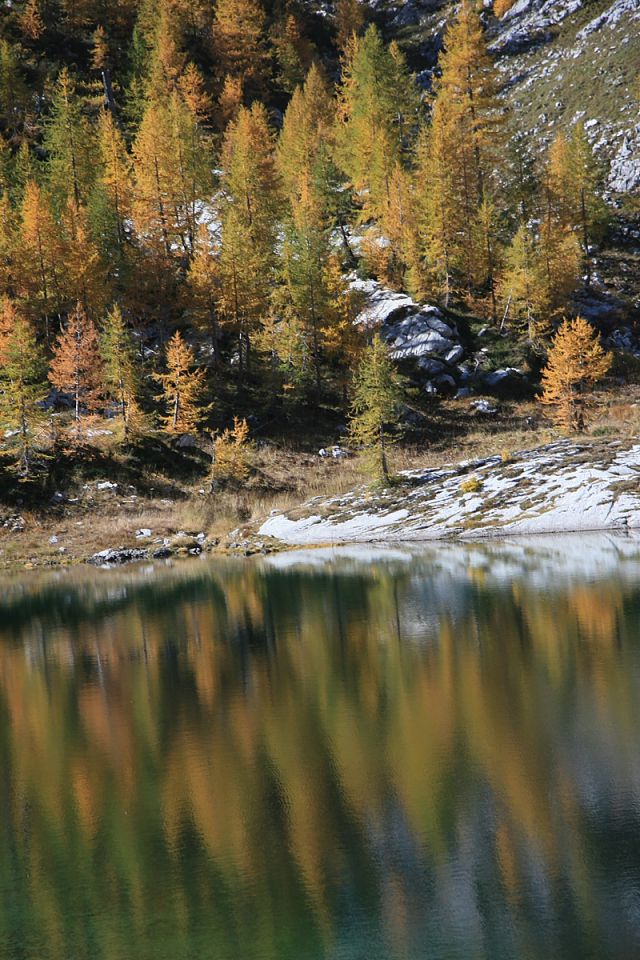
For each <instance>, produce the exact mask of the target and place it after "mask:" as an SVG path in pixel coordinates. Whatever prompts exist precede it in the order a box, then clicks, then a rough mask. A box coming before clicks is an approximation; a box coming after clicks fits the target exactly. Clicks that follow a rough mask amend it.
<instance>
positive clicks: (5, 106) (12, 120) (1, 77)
mask: <svg viewBox="0 0 640 960" xmlns="http://www.w3.org/2000/svg"><path fill="white" fill-rule="evenodd" d="M18 49H19V48H18V47H17V45H13V44H11V43H9V41H8V40H7V39H0V123H1V124H2V127H3V129H4V130H9V131H15V130H17V129H18V128H19V125H20V123H21V121H22V120H23V117H24V111H25V109H26V107H27V104H28V99H29V97H28V91H27V86H26V84H25V82H24V78H23V76H22V70H21V66H20V56H19V52H18Z"/></svg>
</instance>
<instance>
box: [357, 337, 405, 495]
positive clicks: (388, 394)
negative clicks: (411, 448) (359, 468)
mask: <svg viewBox="0 0 640 960" xmlns="http://www.w3.org/2000/svg"><path fill="white" fill-rule="evenodd" d="M400 396H401V392H400V384H399V379H398V376H397V374H396V372H395V369H394V366H393V363H392V361H391V359H390V357H389V351H388V349H387V346H386V345H385V343H384V342H383V341H382V339H381V337H380V336H379V335H376V336H375V337H374V338H373V341H372V343H371V344H370V345H369V346H368V347H367V348H366V350H365V353H364V356H363V358H362V361H361V362H360V366H359V367H358V371H357V373H356V377H355V382H354V388H353V401H352V405H351V420H350V423H349V429H350V434H351V438H352V441H353V443H355V444H356V445H357V446H360V447H363V448H364V450H365V453H366V455H367V457H368V460H369V465H370V468H371V471H372V473H373V475H374V477H375V479H376V480H377V481H379V482H387V481H388V480H389V467H388V463H387V449H388V447H389V444H390V443H391V434H390V433H389V427H390V426H391V425H392V424H393V423H394V421H395V420H396V417H397V408H398V403H399V400H400Z"/></svg>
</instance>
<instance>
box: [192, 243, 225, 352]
mask: <svg viewBox="0 0 640 960" xmlns="http://www.w3.org/2000/svg"><path fill="white" fill-rule="evenodd" d="M187 287H188V291H189V301H188V307H187V309H188V311H189V314H190V316H191V317H192V318H193V321H194V323H195V325H196V326H197V327H198V328H199V329H200V330H206V331H207V332H208V333H209V335H210V337H211V348H212V350H213V356H214V360H215V361H217V360H218V359H219V330H218V301H219V299H220V293H219V266H218V257H217V256H216V251H215V250H214V247H213V243H212V241H211V237H210V235H209V231H208V229H207V227H206V225H205V224H201V225H200V227H199V228H198V233H197V235H196V245H195V251H194V255H193V257H192V258H191V263H190V264H189V272H188V274H187Z"/></svg>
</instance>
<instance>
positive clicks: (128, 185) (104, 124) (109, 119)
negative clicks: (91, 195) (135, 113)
mask: <svg viewBox="0 0 640 960" xmlns="http://www.w3.org/2000/svg"><path fill="white" fill-rule="evenodd" d="M98 151H99V156H100V172H99V174H98V177H99V181H100V183H101V185H102V187H103V189H104V192H105V195H106V198H107V201H108V204H109V206H110V207H111V209H112V211H113V220H114V223H115V227H116V237H117V242H118V245H119V246H120V247H122V246H123V244H124V242H125V239H126V228H125V224H126V223H127V221H129V220H130V218H131V211H132V204H133V197H132V187H133V185H132V178H131V160H130V158H129V155H128V153H127V148H126V145H125V142H124V137H123V136H122V133H121V132H120V130H119V129H118V126H117V124H116V122H115V120H114V117H113V114H112V113H111V111H110V110H103V111H102V113H101V114H100V116H99V117H98Z"/></svg>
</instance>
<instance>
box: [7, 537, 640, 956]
mask: <svg viewBox="0 0 640 960" xmlns="http://www.w3.org/2000/svg"><path fill="white" fill-rule="evenodd" d="M639 627H640V539H635V538H631V537H623V536H621V537H615V536H596V535H594V536H581V537H564V538H547V537H540V538H538V540H537V541H536V542H535V543H533V542H532V541H527V542H526V543H525V542H517V541H510V542H505V543H503V544H481V545H470V546H462V545H459V544H437V545H432V546H424V547H422V548H421V549H419V550H418V549H411V548H408V547H407V548H404V547H401V546H394V548H393V549H388V550H384V549H375V550H373V549H366V548H357V547H353V548H350V549H347V550H344V551H328V550H324V551H315V552H312V551H308V552H300V553H291V554H283V555H281V556H278V557H274V558H265V559H259V560H253V559H252V560H247V561H237V560H228V561H227V560H224V559H220V560H217V561H207V562H193V563H191V562H185V563H184V564H183V565H179V564H178V565H175V566H164V565H162V564H158V565H143V566H141V567H135V568H128V569H123V570H113V571H108V570H97V571H95V570H88V569H77V570H66V571H58V572H49V573H39V572H36V571H30V572H23V573H19V574H14V575H8V574H0V765H1V766H0V770H1V776H0V806H1V814H0V958H2V960H85V958H86V960H90V958H91V960H191V958H193V960H395V958H402V960H418V958H420V960H458V958H459V960H485V958H486V960H574V958H575V960H589V958H593V960H632V958H635V957H638V956H640V630H639Z"/></svg>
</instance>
